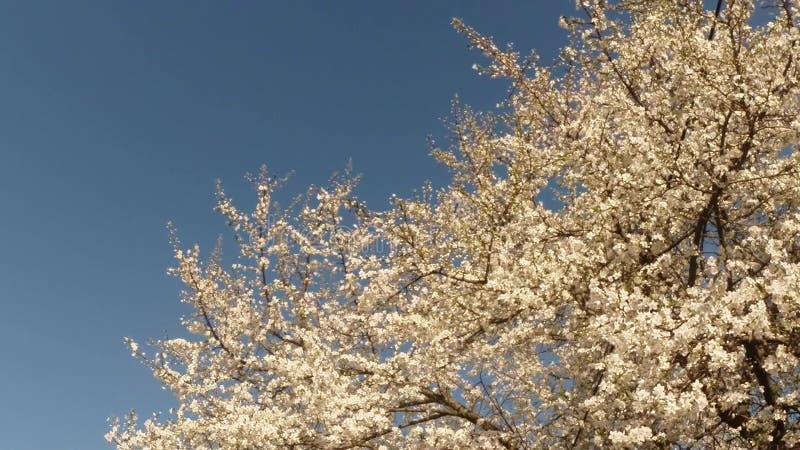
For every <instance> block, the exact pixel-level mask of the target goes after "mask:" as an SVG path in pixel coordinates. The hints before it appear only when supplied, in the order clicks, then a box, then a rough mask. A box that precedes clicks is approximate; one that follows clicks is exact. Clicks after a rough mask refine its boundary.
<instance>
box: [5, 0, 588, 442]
mask: <svg viewBox="0 0 800 450" xmlns="http://www.w3.org/2000/svg"><path fill="white" fill-rule="evenodd" d="M572 4H573V2H572V1H571V0H537V1H534V0H528V1H516V2H509V1H496V2H489V1H483V2H478V1H436V2H427V1H417V2H405V1H404V2H392V3H389V2H368V1H359V2H356V1H342V2H323V1H318V2H314V3H312V2H280V3H279V2H252V1H248V2H245V1H241V2H240V1H217V2H209V1H171V2H155V1H150V2H131V1H126V2H122V1H105V0H104V1H100V0H97V1H72V2H65V1H60V0H58V1H57V0H52V1H28V0H18V1H2V2H0V64H2V65H1V66H0V94H1V95H0V99H2V101H1V102H0V156H1V159H0V204H1V205H2V207H3V212H2V214H1V215H0V250H2V256H0V319H2V321H3V324H2V326H0V342H2V347H0V348H2V350H0V436H2V440H0V448H2V449H9V450H26V449H36V450H41V449H79V450H82V449H88V450H92V449H102V448H107V445H106V444H105V442H104V440H103V437H102V436H103V434H104V433H105V432H106V430H107V426H106V418H107V417H108V416H111V415H122V414H124V413H126V412H127V411H128V410H129V409H130V408H135V409H136V410H137V411H139V412H140V413H141V415H143V416H146V415H147V414H149V413H150V412H152V411H156V410H164V409H167V408H169V407H170V406H171V405H172V403H171V398H170V396H169V394H168V393H167V392H165V391H162V390H161V389H160V386H159V385H158V384H157V383H156V382H155V380H154V379H153V378H152V376H151V374H150V372H149V371H148V370H147V369H146V368H145V367H144V366H142V365H141V364H140V363H139V362H138V361H136V360H134V359H132V358H131V357H130V355H129V354H128V351H127V349H126V348H125V347H124V346H123V344H122V338H123V336H131V337H133V338H135V339H137V340H139V341H145V340H146V339H147V338H150V337H155V338H158V337H163V336H166V335H176V334H178V333H179V325H178V318H179V316H180V315H181V314H183V313H185V310H184V309H183V307H182V306H181V305H180V304H179V302H178V292H179V289H180V286H179V284H178V283H177V281H176V280H174V279H171V278H169V277H168V276H167V275H166V274H165V270H166V268H167V267H168V266H169V265H170V264H171V254H170V253H171V249H170V246H169V244H168V241H167V233H166V231H165V224H166V222H167V220H173V221H174V222H175V223H176V225H177V227H178V229H179V232H180V235H181V237H182V240H183V242H184V243H193V242H199V243H200V244H201V246H203V247H205V248H206V249H208V248H210V247H211V246H212V245H213V243H214V241H215V239H216V237H217V235H218V234H220V233H224V232H225V228H224V223H223V221H222V220H221V219H220V218H219V217H218V216H217V215H215V214H214V213H212V212H211V208H212V206H213V184H214V180H215V179H216V178H221V179H222V180H223V183H224V184H225V186H226V187H227V190H228V191H230V192H231V193H232V194H233V195H234V196H235V197H236V198H239V199H240V200H239V203H240V204H241V205H242V206H246V207H249V206H250V203H249V202H250V201H251V200H252V197H251V196H250V195H249V192H248V187H247V184H246V182H244V180H243V178H242V176H243V174H244V173H245V172H254V171H256V170H257V169H258V167H259V166H260V165H261V164H264V163H266V164H267V165H269V166H270V167H271V169H272V170H273V171H274V172H276V173H278V174H283V173H287V172H289V171H292V170H293V171H294V176H293V177H292V179H291V182H290V183H289V185H288V186H287V187H286V190H285V191H284V192H285V195H286V196H287V197H288V196H289V195H290V194H294V193H298V192H300V191H301V190H302V189H304V187H305V186H306V185H308V184H310V183H314V184H321V183H324V182H325V181H326V180H327V179H328V177H329V175H330V174H331V173H332V172H334V171H336V170H340V169H342V168H343V167H344V166H345V164H346V162H347V160H348V159H350V158H352V160H353V165H354V168H355V170H356V172H360V173H362V174H364V179H363V183H362V185H361V193H362V194H363V197H364V198H365V199H366V200H367V201H368V203H369V204H370V205H371V206H372V207H373V208H382V207H384V206H385V205H386V199H387V198H388V196H389V195H390V194H392V193H398V194H400V195H408V194H409V193H410V192H411V191H412V189H413V188H415V187H417V186H419V185H420V184H421V183H422V182H423V181H424V180H426V179H430V180H432V181H434V182H435V183H436V184H442V183H443V182H444V181H445V180H446V179H447V175H446V172H445V171H444V169H443V167H441V166H439V165H438V164H436V163H435V162H434V161H433V160H432V159H431V158H430V157H429V156H428V147H427V145H426V138H427V136H428V135H433V136H441V135H443V131H444V130H443V126H442V123H441V119H442V118H445V117H446V116H447V114H448V111H449V107H450V101H451V99H452V98H453V96H454V95H455V94H458V95H459V96H460V97H461V98H462V101H463V102H464V103H467V104H471V105H473V106H475V107H476V108H477V109H490V108H492V107H493V105H494V104H495V103H496V102H497V101H498V100H499V99H502V98H504V93H505V91H506V88H507V85H506V84H505V83H504V82H501V81H496V80H490V79H486V78H481V77H478V76H477V75H476V74H475V73H474V72H473V71H472V70H471V69H470V66H471V65H472V63H473V62H480V61H482V59H481V57H480V55H478V54H477V53H475V52H474V51H470V50H469V49H468V48H467V43H466V41H465V40H464V38H463V37H462V36H459V35H458V34H457V33H455V32H454V31H453V30H452V29H451V27H450V25H449V21H450V19H451V18H452V17H461V18H463V19H465V21H466V22H467V23H469V24H471V25H473V26H474V27H476V28H477V29H479V30H480V31H482V32H484V33H486V34H489V35H492V36H494V37H495V38H496V39H497V40H498V41H499V42H502V43H507V42H509V41H512V42H514V43H515V44H516V45H517V46H518V47H519V48H520V49H523V50H525V51H527V50H528V49H530V48H536V49H538V51H539V52H540V54H541V55H542V56H543V59H544V60H550V59H551V58H552V57H553V56H554V54H555V49H556V48H557V47H558V46H560V45H562V44H563V42H564V41H565V35H564V33H563V32H562V30H559V29H558V27H557V21H558V16H559V15H560V14H562V13H570V12H571V11H572Z"/></svg>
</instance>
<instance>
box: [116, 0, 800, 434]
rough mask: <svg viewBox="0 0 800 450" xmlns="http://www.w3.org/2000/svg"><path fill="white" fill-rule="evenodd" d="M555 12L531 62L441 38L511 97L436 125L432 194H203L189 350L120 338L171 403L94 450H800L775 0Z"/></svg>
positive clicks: (264, 184) (787, 99) (792, 226)
mask: <svg viewBox="0 0 800 450" xmlns="http://www.w3.org/2000/svg"><path fill="white" fill-rule="evenodd" d="M715 3H716V2H715ZM577 5H578V10H579V12H578V14H576V15H577V16H579V17H578V18H564V19H563V20H562V24H563V26H564V27H565V28H566V29H567V30H568V32H569V33H570V35H571V36H572V40H571V44H570V46H569V47H567V48H565V49H563V52H562V56H561V59H560V62H558V63H557V64H556V65H555V66H554V67H552V68H547V67H542V66H541V65H539V64H538V63H537V61H536V58H535V57H531V58H527V59H522V58H520V57H519V55H518V54H517V53H515V52H514V51H512V50H511V49H509V50H502V49H500V48H498V47H497V46H495V44H494V43H492V42H491V41H490V40H489V39H487V38H484V37H482V36H480V35H478V34H477V33H475V32H474V31H473V30H472V29H470V28H468V27H467V26H465V25H463V24H461V23H460V22H457V21H456V22H455V25H456V27H457V28H458V29H459V30H460V31H462V32H463V33H465V34H466V35H467V36H468V37H469V39H470V40H471V41H472V42H473V44H474V45H475V46H476V47H477V48H478V49H480V50H481V51H483V52H484V53H485V54H486V55H487V56H488V57H489V59H490V64H489V65H488V66H487V67H483V68H479V70H481V71H483V72H484V73H486V74H489V75H491V76H493V77H504V78H507V79H510V80H511V82H512V83H513V90H512V94H511V95H510V96H509V98H508V101H507V103H506V105H505V106H506V108H505V110H506V111H507V114H504V115H502V116H500V117H490V116H488V115H482V114H476V113H472V112H470V111H469V110H465V109H464V108H460V107H459V108H456V111H455V113H454V118H453V124H452V127H453V132H454V145H453V148H451V149H450V150H437V151H435V152H434V154H435V156H436V158H438V159H439V160H440V161H442V162H444V163H445V164H446V165H447V166H449V168H450V169H451V172H452V174H453V179H452V183H451V184H450V185H449V186H447V187H446V188H444V189H441V190H437V191H434V190H432V189H430V188H426V189H424V190H423V191H422V193H421V194H420V196H419V198H416V199H399V198H398V199H394V200H393V207H392V208H391V209H390V210H388V211H383V212H373V211H369V210H367V209H366V207H365V206H364V205H362V204H361V203H359V202H358V201H357V200H356V199H354V198H353V195H352V190H353V187H354V183H355V181H354V180H353V179H351V178H349V177H347V176H342V177H339V178H338V179H336V180H334V182H333V183H332V185H331V186H330V187H328V188H326V189H313V190H311V191H309V195H308V196H307V198H306V200H305V201H304V202H301V203H300V205H299V206H298V207H296V208H295V209H294V210H292V211H293V212H281V211H276V210H275V208H273V207H272V202H271V194H272V192H273V189H274V188H275V186H276V182H275V181H274V180H273V179H271V178H269V177H268V176H267V174H266V172H264V173H262V175H261V176H260V177H257V178H256V179H254V180H253V181H254V185H255V187H256V190H257V194H258V203H257V205H256V207H255V210H254V211H253V212H252V213H247V212H243V211H241V210H239V209H237V208H236V207H235V206H234V205H233V203H232V202H231V200H230V199H229V198H228V197H227V196H225V194H224V193H223V192H222V190H221V189H220V191H219V203H218V210H219V212H221V213H222V214H223V215H224V216H225V217H226V218H227V220H228V222H229V224H230V226H231V228H232V229H233V230H234V232H235V235H236V237H237V242H238V243H239V246H240V255H239V259H238V264H236V265H234V266H233V267H223V264H222V262H221V261H222V259H221V257H219V255H218V253H215V254H214V255H213V256H212V257H211V258H210V259H209V260H208V261H207V262H203V261H201V258H200V252H199V250H198V248H197V247H193V248H189V249H184V248H181V247H180V246H179V245H178V244H177V243H176V250H175V256H176V259H177V264H176V267H175V268H174V269H172V272H173V273H174V274H175V275H177V276H178V277H180V278H181V279H182V280H183V282H184V283H185V285H186V291H185V292H184V293H183V301H185V302H186V303H188V304H189V305H191V306H192V307H193V311H194V314H192V315H191V316H189V317H186V318H185V319H184V325H185V326H186V328H187V330H188V331H189V332H190V333H192V334H193V335H194V336H195V337H194V338H192V339H169V340H162V341H158V342H156V343H155V344H154V347H155V350H156V351H157V353H156V354H155V355H153V356H149V355H148V356H146V355H144V353H141V352H140V350H139V347H138V346H137V345H136V344H135V343H133V342H132V341H131V342H130V345H131V350H132V351H133V353H134V354H137V355H139V356H140V357H142V358H143V360H144V361H146V362H147V364H149V365H150V367H151V368H152V370H153V373H154V374H155V376H156V377H157V378H158V379H159V380H160V381H161V382H162V383H163V384H164V385H165V386H166V387H167V388H168V389H170V390H171V391H172V392H173V393H174V395H175V397H176V398H177V400H178V403H179V405H180V406H179V408H177V409H176V410H175V411H173V412H172V413H171V414H169V415H165V416H164V417H161V418H155V419H151V420H146V421H144V422H143V423H138V422H137V421H136V419H135V417H133V416H132V417H131V418H129V419H128V420H122V421H114V422H113V424H112V429H111V431H110V432H109V433H108V435H107V438H108V440H109V441H110V442H112V443H113V444H114V445H116V446H117V447H118V448H119V449H214V448H221V449H271V448H320V449H322V448H325V449H327V448H381V449H390V448H399V447H407V448H486V449H493V448H515V449H517V448H587V447H593V446H616V447H632V446H637V447H641V448H671V447H679V448H701V447H704V448H790V447H792V446H798V445H800V390H799V389H800V362H799V358H800V152H797V151H796V150H797V145H798V142H799V141H800V119H799V118H798V117H800V101H799V100H798V99H799V98H800V84H799V83H800V69H799V68H798V59H800V44H798V41H800V32H799V31H798V28H797V27H798V17H800V9H799V8H798V2H797V1H796V0H782V1H778V2H773V3H771V5H772V6H773V8H772V9H768V10H766V12H765V13H764V12H759V13H758V14H766V15H768V16H769V18H768V19H767V20H768V23H765V21H763V20H762V21H761V23H762V24H760V25H757V26H756V25H753V23H755V22H754V19H753V18H752V15H753V14H754V11H755V10H756V8H757V7H758V5H755V4H754V3H753V2H752V1H744V0H735V1H729V2H725V4H724V5H723V7H722V8H721V10H720V11H719V13H718V15H715V11H713V10H705V9H703V6H704V5H703V2H702V1H699V0H647V1H645V0H619V1H603V0H578V2H577ZM768 6H769V5H768ZM553 195H556V196H558V198H559V199H560V202H561V203H563V206H559V207H558V208H553V207H552V206H551V207H549V208H548V207H547V205H545V204H543V203H542V199H543V198H549V197H552V196H553Z"/></svg>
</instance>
